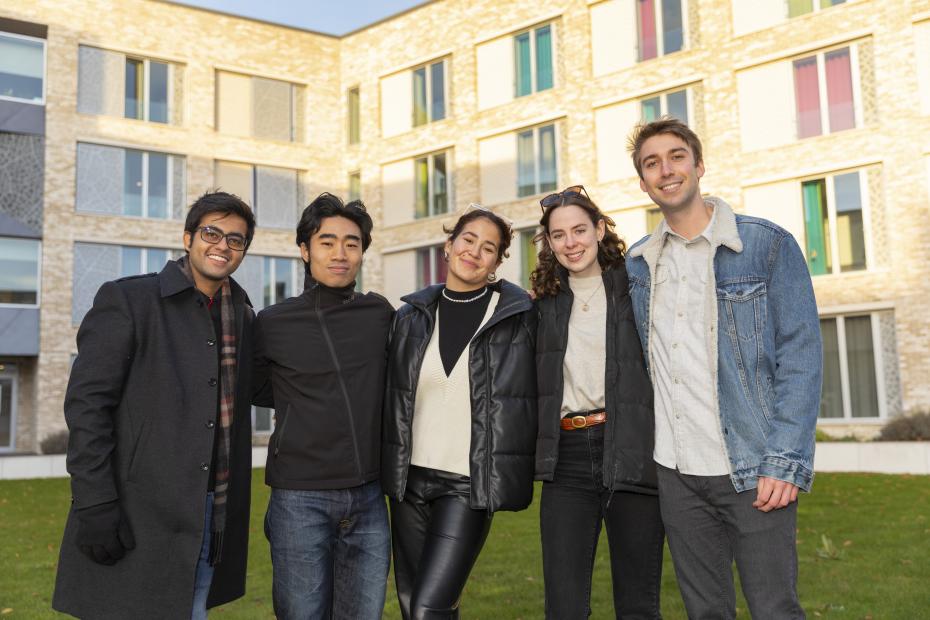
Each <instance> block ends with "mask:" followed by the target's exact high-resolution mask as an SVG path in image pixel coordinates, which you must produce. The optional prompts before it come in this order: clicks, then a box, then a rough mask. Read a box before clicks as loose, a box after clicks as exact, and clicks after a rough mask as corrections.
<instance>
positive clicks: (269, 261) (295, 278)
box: [261, 254, 303, 308]
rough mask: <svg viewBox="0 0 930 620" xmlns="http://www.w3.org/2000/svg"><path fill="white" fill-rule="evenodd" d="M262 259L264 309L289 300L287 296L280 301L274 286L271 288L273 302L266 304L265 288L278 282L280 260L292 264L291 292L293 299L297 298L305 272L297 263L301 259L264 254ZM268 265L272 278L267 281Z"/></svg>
mask: <svg viewBox="0 0 930 620" xmlns="http://www.w3.org/2000/svg"><path fill="white" fill-rule="evenodd" d="M261 258H262V308H267V307H268V306H273V305H274V304H277V303H281V302H282V301H284V300H285V299H288V297H287V296H285V297H284V299H278V296H277V293H276V290H275V288H274V286H271V288H270V290H271V292H272V300H271V301H270V302H268V303H265V288H266V287H268V286H269V285H270V284H271V285H273V284H274V283H275V282H277V281H278V280H277V271H278V267H277V261H279V260H287V261H291V263H290V266H291V275H290V284H291V292H292V293H293V295H291V297H295V296H297V295H299V293H298V291H299V290H300V281H301V277H302V276H303V272H302V271H301V270H300V269H298V264H297V262H298V260H299V259H296V258H294V257H293V256H272V255H269V254H262V255H261ZM268 265H270V266H271V269H270V274H271V277H270V278H269V279H268V280H266V279H265V273H266V271H265V267H266V266H268Z"/></svg>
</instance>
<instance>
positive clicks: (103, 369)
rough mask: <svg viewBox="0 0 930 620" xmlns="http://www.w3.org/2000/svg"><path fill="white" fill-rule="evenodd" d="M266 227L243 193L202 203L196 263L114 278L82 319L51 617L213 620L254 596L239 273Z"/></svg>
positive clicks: (190, 225) (247, 336)
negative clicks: (55, 613)
mask: <svg viewBox="0 0 930 620" xmlns="http://www.w3.org/2000/svg"><path fill="white" fill-rule="evenodd" d="M254 230H255V218H254V217H253V215H252V211H251V210H250V209H249V207H248V205H246V204H245V203H244V202H242V201H241V200H240V199H239V198H237V197H236V196H233V195H231V194H226V193H223V192H216V193H212V194H206V195H204V196H202V197H201V198H199V199H198V200H197V201H196V202H195V203H194V204H193V206H192V207H191V209H190V211H189V212H188V216H187V220H186V222H185V224H184V235H183V242H184V248H185V249H186V250H187V255H186V256H185V257H183V258H181V259H179V260H177V261H169V262H168V263H167V264H166V265H165V267H164V269H163V270H162V271H161V273H157V274H155V273H150V274H147V275H142V276H135V277H130V278H123V279H122V280H117V281H115V282H107V283H106V284H104V285H103V286H102V287H100V291H99V292H98V293H97V296H96V298H95V299H94V305H93V307H92V308H91V310H90V312H88V313H87V316H86V317H85V318H84V320H83V322H82V323H81V328H80V331H79V332H78V337H77V342H78V356H77V358H76V359H75V361H74V366H73V368H72V371H71V378H70V381H69V382H68V391H67V394H66V395H65V419H66V420H67V422H68V428H69V429H70V438H69V445H68V460H67V462H68V471H69V472H70V473H71V493H72V500H71V501H72V504H71V511H70V513H69V515H68V523H67V526H66V527H65V533H64V540H63V541H62V545H61V557H60V560H59V564H58V578H57V582H56V585H55V596H54V599H53V601H52V605H53V606H54V608H55V609H57V610H59V611H63V612H67V613H70V614H73V615H75V616H78V617H81V618H118V619H122V618H136V619H142V618H153V619H154V618H159V619H160V618H177V619H180V618H184V619H187V618H206V617H207V615H206V614H207V612H206V608H207V607H213V606H215V605H219V604H221V603H225V602H227V601H230V600H233V599H235V598H238V597H240V596H242V595H243V594H244V592H245V572H246V553H247V550H248V533H249V493H250V484H251V482H250V479H251V467H252V463H251V433H250V416H249V400H250V396H251V383H250V375H251V361H252V350H251V333H252V321H253V315H252V309H251V307H250V305H249V300H248V297H247V296H246V294H245V291H243V290H242V288H240V287H239V285H238V284H236V283H235V282H234V281H233V280H232V278H230V275H231V274H232V273H233V272H234V271H235V270H236V268H237V267H238V266H239V265H240V264H241V263H242V259H243V257H244V255H245V252H246V250H247V248H248V246H249V243H250V241H251V239H252V234H253V232H254Z"/></svg>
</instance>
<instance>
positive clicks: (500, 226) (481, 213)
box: [442, 207, 513, 261]
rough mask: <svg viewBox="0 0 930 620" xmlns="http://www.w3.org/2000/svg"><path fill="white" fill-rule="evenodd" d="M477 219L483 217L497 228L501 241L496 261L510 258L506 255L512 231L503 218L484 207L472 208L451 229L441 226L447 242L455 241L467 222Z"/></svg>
mask: <svg viewBox="0 0 930 620" xmlns="http://www.w3.org/2000/svg"><path fill="white" fill-rule="evenodd" d="M479 217H483V218H485V219H486V220H488V221H490V222H491V223H492V224H494V225H495V226H497V230H498V232H499V233H500V237H501V241H500V243H499V244H498V245H497V260H498V261H502V260H504V259H505V258H507V257H508V256H510V254H508V253H507V248H509V247H510V239H511V238H512V237H513V229H512V228H511V227H510V224H509V223H508V222H507V221H506V220H504V218H502V217H501V216H499V215H497V214H496V213H494V212H493V211H489V210H488V209H485V208H484V207H481V208H474V209H472V210H471V211H467V212H466V213H464V214H463V215H462V216H461V217H459V219H458V220H457V221H456V222H455V225H454V226H452V228H449V227H448V226H443V227H442V231H443V232H444V233H446V234H447V235H449V238H448V240H449V241H455V239H456V238H457V237H458V236H459V235H460V234H462V229H463V228H465V226H466V225H467V224H468V223H469V222H474V221H475V220H477V219H478V218H479Z"/></svg>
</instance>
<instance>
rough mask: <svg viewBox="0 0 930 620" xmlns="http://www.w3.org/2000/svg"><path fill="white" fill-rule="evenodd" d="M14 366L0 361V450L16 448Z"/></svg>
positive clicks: (5, 450) (7, 450) (6, 450)
mask: <svg viewBox="0 0 930 620" xmlns="http://www.w3.org/2000/svg"><path fill="white" fill-rule="evenodd" d="M16 388H17V385H16V366H15V365H13V364H4V363H2V362H0V452H9V451H11V450H13V449H14V448H16Z"/></svg>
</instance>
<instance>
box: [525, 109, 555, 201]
mask: <svg viewBox="0 0 930 620" xmlns="http://www.w3.org/2000/svg"><path fill="white" fill-rule="evenodd" d="M555 152H556V145H555V125H544V126H542V127H534V128H533V129H528V130H526V131H521V132H520V133H518V134H517V196H518V197H520V198H523V197H524V196H532V195H534V194H541V193H543V192H551V191H555V187H556V183H557V180H558V170H557V164H556V155H555Z"/></svg>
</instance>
